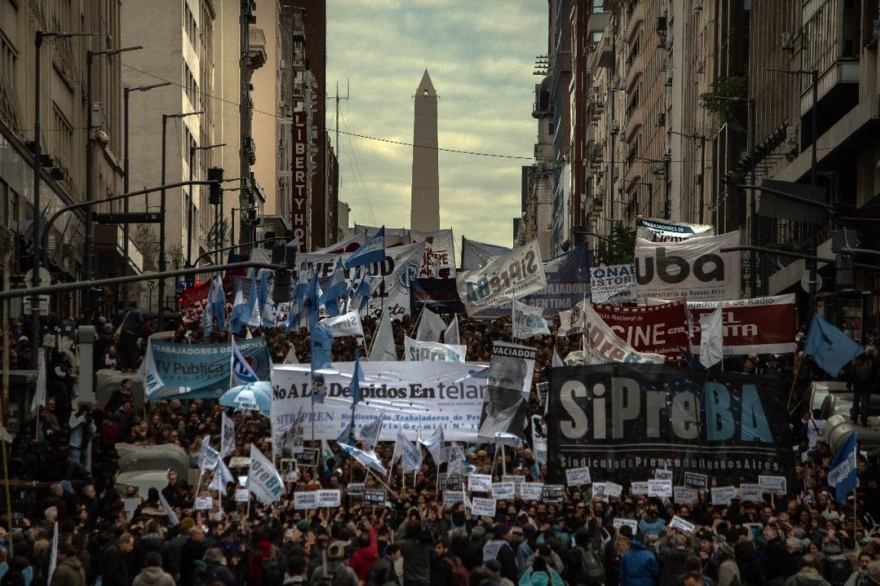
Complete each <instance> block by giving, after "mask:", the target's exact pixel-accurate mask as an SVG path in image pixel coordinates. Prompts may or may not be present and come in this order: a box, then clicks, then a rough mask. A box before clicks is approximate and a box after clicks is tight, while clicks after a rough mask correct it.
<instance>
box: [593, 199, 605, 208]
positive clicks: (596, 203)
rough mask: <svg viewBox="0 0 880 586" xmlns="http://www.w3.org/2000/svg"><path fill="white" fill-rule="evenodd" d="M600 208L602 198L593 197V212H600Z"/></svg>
mask: <svg viewBox="0 0 880 586" xmlns="http://www.w3.org/2000/svg"><path fill="white" fill-rule="evenodd" d="M602 207H603V205H602V198H601V197H594V198H593V209H594V210H601V209H602Z"/></svg>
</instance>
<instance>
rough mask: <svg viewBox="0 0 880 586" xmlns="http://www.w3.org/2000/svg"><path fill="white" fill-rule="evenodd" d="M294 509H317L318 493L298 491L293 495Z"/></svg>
mask: <svg viewBox="0 0 880 586" xmlns="http://www.w3.org/2000/svg"><path fill="white" fill-rule="evenodd" d="M293 508H294V509H296V510H298V511H303V510H309V509H317V508H318V493H317V492H305V491H301V490H297V491H296V492H294V493H293Z"/></svg>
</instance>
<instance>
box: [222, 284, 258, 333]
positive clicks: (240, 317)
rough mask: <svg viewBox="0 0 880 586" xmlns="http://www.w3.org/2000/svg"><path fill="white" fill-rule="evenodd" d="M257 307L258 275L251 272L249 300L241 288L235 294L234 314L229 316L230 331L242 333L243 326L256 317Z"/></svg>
mask: <svg viewBox="0 0 880 586" xmlns="http://www.w3.org/2000/svg"><path fill="white" fill-rule="evenodd" d="M256 305H257V273H256V272H253V271H252V272H251V288H250V292H249V293H248V296H247V300H245V297H244V291H242V290H241V288H239V290H238V291H236V292H235V301H234V302H233V304H232V313H230V314H229V329H230V331H231V332H232V333H233V334H237V333H238V332H240V331H241V326H243V325H244V324H246V323H248V322H249V321H250V320H251V316H253V315H254V307H256Z"/></svg>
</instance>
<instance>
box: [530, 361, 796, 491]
mask: <svg viewBox="0 0 880 586" xmlns="http://www.w3.org/2000/svg"><path fill="white" fill-rule="evenodd" d="M550 385H551V392H550V409H549V414H548V416H547V418H546V420H547V423H548V450H549V454H548V455H549V460H550V461H551V463H552V464H553V465H555V467H557V468H558V469H559V470H560V473H561V474H562V475H564V473H565V470H567V469H569V468H581V467H585V466H586V467H588V468H589V469H590V474H591V477H592V479H593V481H594V482H595V481H596V480H605V479H608V480H613V481H615V482H620V481H621V480H643V479H645V478H649V477H651V476H652V475H653V472H654V470H655V469H657V468H667V469H670V470H674V471H675V474H676V478H681V476H680V475H681V474H682V473H683V472H685V471H690V472H699V473H702V474H707V475H708V476H709V477H715V478H717V479H719V480H729V481H731V482H733V483H734V484H736V485H738V484H739V483H740V482H739V481H740V480H747V481H757V479H758V476H759V475H774V476H786V477H788V478H789V479H793V477H794V457H793V455H792V454H793V452H792V441H791V435H790V433H789V429H788V414H787V412H786V409H785V388H784V382H783V380H782V379H781V378H778V377H770V376H748V375H739V374H725V373H715V372H712V373H709V374H708V375H707V374H706V373H705V372H692V371H685V370H682V369H679V368H677V367H674V366H670V365H629V364H618V365H601V366H572V367H560V368H554V369H552V370H551V373H550Z"/></svg>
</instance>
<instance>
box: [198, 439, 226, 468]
mask: <svg viewBox="0 0 880 586" xmlns="http://www.w3.org/2000/svg"><path fill="white" fill-rule="evenodd" d="M218 462H220V453H219V452H217V450H215V449H213V448H212V447H211V446H209V445H208V438H207V437H205V439H203V440H202V446H201V447H200V448H199V452H198V454H197V455H196V463H197V464H198V465H199V471H200V472H201V473H202V474H204V473H205V470H214V469H215V468H217V463H218Z"/></svg>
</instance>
